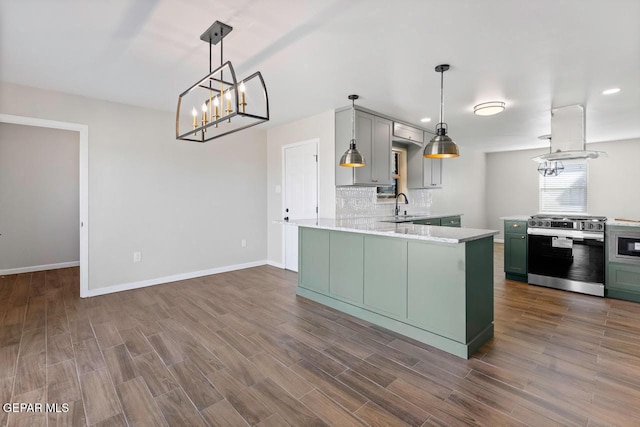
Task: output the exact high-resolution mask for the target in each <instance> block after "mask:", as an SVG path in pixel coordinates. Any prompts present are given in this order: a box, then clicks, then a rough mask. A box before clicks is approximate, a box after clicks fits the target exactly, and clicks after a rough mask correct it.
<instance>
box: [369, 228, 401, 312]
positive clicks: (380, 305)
mask: <svg viewBox="0 0 640 427" xmlns="http://www.w3.org/2000/svg"><path fill="white" fill-rule="evenodd" d="M364 305H365V306H368V307H371V308H373V309H375V310H377V311H379V312H381V313H386V314H388V315H391V316H393V317H396V318H399V319H406V318H407V240H406V239H401V238H391V237H381V236H371V235H365V236H364Z"/></svg>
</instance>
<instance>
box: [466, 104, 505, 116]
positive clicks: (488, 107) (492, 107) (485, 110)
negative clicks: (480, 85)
mask: <svg viewBox="0 0 640 427" xmlns="http://www.w3.org/2000/svg"><path fill="white" fill-rule="evenodd" d="M503 111H504V102H502V101H491V102H483V103H482V104H478V105H476V106H475V107H473V114H475V115H477V116H493V115H494V114H499V113H502V112H503Z"/></svg>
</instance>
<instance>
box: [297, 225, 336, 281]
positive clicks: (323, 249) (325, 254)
mask: <svg viewBox="0 0 640 427" xmlns="http://www.w3.org/2000/svg"><path fill="white" fill-rule="evenodd" d="M298 241H299V244H298V286H302V287H303V288H307V289H312V290H314V291H318V292H323V293H329V232H327V231H325V230H318V229H315V228H304V227H299V228H298Z"/></svg>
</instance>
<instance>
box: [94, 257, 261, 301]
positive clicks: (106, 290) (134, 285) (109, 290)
mask: <svg viewBox="0 0 640 427" xmlns="http://www.w3.org/2000/svg"><path fill="white" fill-rule="evenodd" d="M267 264H268V261H266V260H261V261H253V262H247V263H244V264H234V265H227V266H225V267H217V268H210V269H208V270H200V271H192V272H190V273H182V274H175V275H173V276H165V277H158V278H155V279H149V280H141V281H139V282H131V283H122V284H120V285H113V286H105V287H102V288H98V289H89V290H88V291H87V293H86V295H81V296H82V297H83V298H85V297H95V296H98V295H106V294H113V293H116V292H123V291H130V290H133V289H139V288H145V287H147V286H155V285H162V284H164V283H171V282H178V281H180V280H188V279H194V278H196V277H203V276H211V275H213V274H220V273H227V272H229V271H236V270H244V269H245V268H252V267H259V266H261V265H267Z"/></svg>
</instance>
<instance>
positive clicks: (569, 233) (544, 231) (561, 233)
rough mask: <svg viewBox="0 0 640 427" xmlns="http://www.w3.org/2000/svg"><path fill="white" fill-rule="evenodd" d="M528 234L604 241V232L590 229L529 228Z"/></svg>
mask: <svg viewBox="0 0 640 427" xmlns="http://www.w3.org/2000/svg"><path fill="white" fill-rule="evenodd" d="M527 234H529V235H532V236H548V237H570V238H572V239H574V240H578V241H580V240H597V241H598V242H604V233H591V232H588V231H578V230H563V229H561V228H559V229H557V230H550V229H548V228H531V227H529V228H528V229H527Z"/></svg>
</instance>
